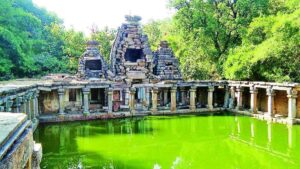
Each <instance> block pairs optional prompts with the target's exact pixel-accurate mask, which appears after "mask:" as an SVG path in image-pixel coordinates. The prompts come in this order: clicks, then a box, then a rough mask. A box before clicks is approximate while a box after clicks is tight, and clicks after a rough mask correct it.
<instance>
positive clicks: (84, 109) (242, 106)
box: [0, 16, 300, 168]
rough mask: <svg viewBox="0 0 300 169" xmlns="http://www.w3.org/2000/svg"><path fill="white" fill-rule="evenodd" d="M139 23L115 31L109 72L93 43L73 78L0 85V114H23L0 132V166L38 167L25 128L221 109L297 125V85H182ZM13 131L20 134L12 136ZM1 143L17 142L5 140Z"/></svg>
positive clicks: (174, 66) (129, 20)
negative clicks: (18, 120)
mask: <svg viewBox="0 0 300 169" xmlns="http://www.w3.org/2000/svg"><path fill="white" fill-rule="evenodd" d="M140 20H141V18H140V17H137V16H127V17H126V23H124V24H123V25H122V26H121V27H120V28H119V31H118V33H117V37H116V39H115V42H114V44H113V47H112V50H111V54H110V70H108V65H107V64H106V62H105V60H104V59H103V57H102V56H101V53H100V52H99V50H98V45H99V44H98V43H97V42H95V41H90V42H88V44H87V48H86V51H85V52H84V53H83V55H82V57H81V58H80V61H79V67H78V73H77V74H76V76H71V75H67V74H59V75H58V74H56V75H49V76H46V77H44V78H43V79H39V80H34V79H31V80H28V79H27V80H25V81H24V80H15V81H11V82H3V83H0V112H13V113H23V114H21V115H23V117H22V118H21V119H23V120H22V121H20V122H16V123H20V124H18V125H16V127H15V128H14V127H13V128H12V129H7V131H9V132H8V134H7V135H5V138H4V139H2V141H1V140H0V141H1V142H0V160H1V161H0V168H10V166H11V164H12V162H16V164H17V166H18V167H20V168H24V167H27V168H31V167H30V166H33V168H38V164H39V162H40V155H39V154H41V147H39V146H37V147H36V148H34V146H33V145H34V143H33V140H32V131H33V130H34V129H35V128H36V126H37V125H38V124H39V123H44V122H63V121H77V120H92V119H107V118H121V117H132V116H143V115H149V114H151V115H160V114H176V113H178V114H182V113H191V112H192V113H197V114H204V113H212V112H221V111H224V110H227V111H230V112H234V113H242V114H246V115H249V116H253V117H256V118H259V119H263V120H267V121H271V122H280V123H285V124H295V123H300V99H299V98H300V92H299V91H300V84H299V83H268V82H249V81H184V80H183V79H182V76H181V73H180V70H179V62H178V60H177V59H176V58H175V56H174V54H173V52H172V50H171V48H170V47H169V46H168V43H167V42H166V41H162V42H161V44H160V46H159V48H158V50H157V51H155V52H152V51H151V49H150V47H149V44H148V39H147V36H146V35H145V34H143V32H142V29H141V26H140V24H139V21H140ZM6 114H10V113H6ZM17 115H18V114H16V116H17ZM19 115H20V114H19ZM25 115H26V116H25ZM1 117H5V116H4V115H2V114H0V126H1V124H4V123H3V121H1ZM27 119H28V120H27ZM18 127H19V128H18ZM20 127H23V128H20ZM0 131H1V129H0ZM17 131H20V132H21V133H23V135H20V133H19V135H11V133H18V132H17ZM1 134H2V132H0V135H1ZM8 138H11V140H13V141H15V140H20V142H18V143H20V144H16V143H17V142H12V143H8V142H7V140H8ZM0 139H1V137H0ZM28 145H29V146H28ZM18 150H20V151H18ZM21 150H22V151H21ZM23 150H24V151H23ZM9 151H11V152H9ZM18 152H21V153H18ZM22 152H26V153H22ZM7 154H10V155H11V156H9V155H7ZM31 155H33V157H34V159H35V160H32V158H31V157H30V156H31ZM17 157H20V158H22V160H21V161H19V160H17ZM31 162H32V163H31Z"/></svg>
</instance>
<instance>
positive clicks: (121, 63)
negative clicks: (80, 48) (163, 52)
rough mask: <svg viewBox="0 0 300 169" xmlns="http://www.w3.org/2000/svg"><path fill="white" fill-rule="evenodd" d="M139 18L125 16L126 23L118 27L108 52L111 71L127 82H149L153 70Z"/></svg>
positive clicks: (151, 55)
mask: <svg viewBox="0 0 300 169" xmlns="http://www.w3.org/2000/svg"><path fill="white" fill-rule="evenodd" d="M140 20H141V17H138V16H126V23H124V24H122V26H121V27H120V28H119V30H118V33H117V36H116V39H115V41H114V43H113V46H112V50H111V54H110V62H111V66H110V68H111V71H112V72H113V73H114V74H115V76H116V77H118V78H121V79H124V80H126V82H128V83H131V82H136V83H143V82H144V83H149V78H150V77H151V74H152V72H153V69H152V68H153V66H152V64H153V63H152V58H153V54H152V51H151V49H150V46H149V43H148V37H147V35H145V34H143V31H142V28H141V25H140V23H139V21H140Z"/></svg>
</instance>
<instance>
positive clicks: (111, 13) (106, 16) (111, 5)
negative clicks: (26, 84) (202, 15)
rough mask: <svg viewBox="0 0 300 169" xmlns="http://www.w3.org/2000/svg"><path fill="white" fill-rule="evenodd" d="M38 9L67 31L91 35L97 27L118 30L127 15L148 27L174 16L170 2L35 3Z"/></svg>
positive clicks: (78, 0)
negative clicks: (50, 14)
mask: <svg viewBox="0 0 300 169" xmlns="http://www.w3.org/2000/svg"><path fill="white" fill-rule="evenodd" d="M33 2H34V3H35V4H37V5H38V6H41V7H44V8H46V9H47V10H48V11H51V12H55V13H56V14H57V15H58V16H59V17H60V18H62V19H63V20H64V22H65V26H66V27H74V28H75V29H76V30H79V31H83V32H85V33H89V29H88V28H89V27H91V25H93V24H96V25H98V27H100V28H102V27H105V26H108V27H111V28H117V27H118V26H120V25H121V24H122V23H123V22H124V16H125V15H126V14H132V15H139V16H141V17H142V18H143V20H142V22H143V23H146V22H147V21H149V20H151V19H163V18H167V17H170V16H171V15H172V13H173V11H171V10H170V9H168V8H167V3H168V0H33Z"/></svg>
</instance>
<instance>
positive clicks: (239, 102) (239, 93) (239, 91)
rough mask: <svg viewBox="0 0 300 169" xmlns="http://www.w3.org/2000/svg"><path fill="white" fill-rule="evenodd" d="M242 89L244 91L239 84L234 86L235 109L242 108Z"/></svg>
mask: <svg viewBox="0 0 300 169" xmlns="http://www.w3.org/2000/svg"><path fill="white" fill-rule="evenodd" d="M243 91H244V89H243V88H242V87H241V86H238V87H237V88H236V92H237V105H236V109H237V110H242V109H243Z"/></svg>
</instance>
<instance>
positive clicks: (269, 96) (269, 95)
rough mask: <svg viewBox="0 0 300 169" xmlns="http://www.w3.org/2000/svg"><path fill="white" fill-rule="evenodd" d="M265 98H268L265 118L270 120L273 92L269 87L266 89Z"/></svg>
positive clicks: (272, 107)
mask: <svg viewBox="0 0 300 169" xmlns="http://www.w3.org/2000/svg"><path fill="white" fill-rule="evenodd" d="M267 96H268V112H267V117H268V118H271V117H272V115H273V109H274V96H275V91H274V90H273V89H272V88H271V87H269V88H267Z"/></svg>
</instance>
